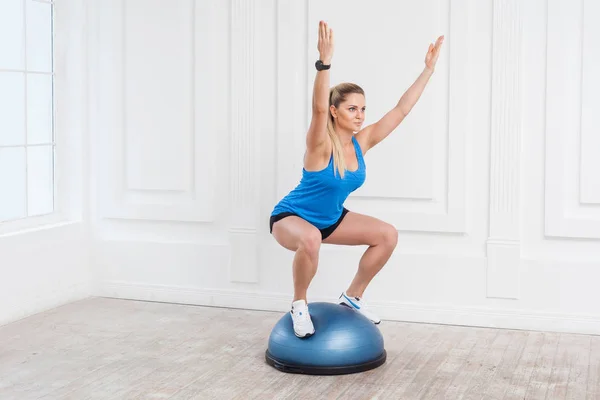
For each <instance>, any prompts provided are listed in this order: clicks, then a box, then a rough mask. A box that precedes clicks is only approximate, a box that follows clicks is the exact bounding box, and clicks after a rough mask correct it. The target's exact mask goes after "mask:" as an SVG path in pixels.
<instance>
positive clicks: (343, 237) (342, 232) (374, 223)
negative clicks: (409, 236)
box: [323, 211, 398, 246]
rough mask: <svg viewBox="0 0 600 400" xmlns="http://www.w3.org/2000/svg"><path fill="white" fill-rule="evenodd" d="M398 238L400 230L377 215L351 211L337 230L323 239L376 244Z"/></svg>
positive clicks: (355, 244) (347, 243)
mask: <svg viewBox="0 0 600 400" xmlns="http://www.w3.org/2000/svg"><path fill="white" fill-rule="evenodd" d="M397 239H398V231H397V230H396V228H395V227H394V226H393V225H391V224H389V223H387V222H385V221H382V220H380V219H377V218H375V217H371V216H368V215H364V214H360V213H356V212H352V211H350V212H348V213H347V214H346V216H345V217H344V219H343V220H342V222H341V223H340V225H339V226H338V227H337V228H336V230H334V231H333V233H332V234H331V235H329V236H328V237H327V238H325V240H323V243H327V244H341V245H349V246H360V245H369V246H375V245H377V244H380V243H382V242H386V241H392V242H393V241H396V240H397Z"/></svg>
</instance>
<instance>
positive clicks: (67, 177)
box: [0, 0, 94, 325]
mask: <svg viewBox="0 0 600 400" xmlns="http://www.w3.org/2000/svg"><path fill="white" fill-rule="evenodd" d="M54 9H55V24H54V28H55V52H54V63H55V88H54V90H55V93H54V94H55V100H56V103H55V104H56V120H55V124H56V125H55V126H56V129H55V143H56V159H55V162H56V186H57V188H56V195H55V212H53V213H52V214H49V215H44V216H40V217H33V218H27V219H22V220H17V221H11V222H6V223H1V224H0V325H2V324H4V323H8V322H12V321H14V320H17V319H19V318H24V317H27V316H29V315H32V314H35V313H37V312H41V311H45V310H48V309H50V308H53V307H56V306H60V305H62V304H65V303H68V302H71V301H75V300H79V299H82V298H85V297H88V296H90V295H91V293H92V285H93V279H94V276H93V271H92V265H91V258H90V254H91V253H90V251H91V247H90V245H89V244H90V240H89V238H90V234H89V232H90V224H89V223H88V221H89V211H88V210H89V205H88V203H89V201H88V197H89V182H88V179H87V178H88V176H89V174H90V172H89V168H88V162H87V159H88V157H89V154H88V149H89V143H88V142H89V137H88V134H87V126H86V124H87V111H86V108H87V107H86V96H87V93H86V86H87V85H86V80H87V75H86V68H87V64H86V46H85V44H86V36H85V29H84V27H85V25H86V22H85V21H86V17H87V16H86V10H85V8H84V7H83V3H82V2H80V1H78V0H59V1H56V2H55V3H54ZM0 196H1V194H0Z"/></svg>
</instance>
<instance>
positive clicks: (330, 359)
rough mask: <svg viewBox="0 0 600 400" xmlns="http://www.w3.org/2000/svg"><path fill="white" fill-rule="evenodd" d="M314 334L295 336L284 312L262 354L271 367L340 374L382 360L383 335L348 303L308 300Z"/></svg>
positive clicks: (348, 372)
mask: <svg viewBox="0 0 600 400" xmlns="http://www.w3.org/2000/svg"><path fill="white" fill-rule="evenodd" d="M308 309H309V312H310V316H311V319H312V321H313V325H314V327H315V334H314V335H312V336H310V337H308V338H298V337H297V336H296V335H295V334H294V327H293V324H292V317H291V315H290V313H289V312H288V313H286V314H285V315H284V316H283V317H282V318H281V319H280V320H279V321H278V322H277V324H276V325H275V326H274V327H273V330H272V331H271V334H270V336H269V345H268V349H267V351H266V353H265V358H266V361H267V363H268V364H269V365H271V366H273V367H274V368H276V369H278V370H280V371H283V372H289V373H298V374H310V375H340V374H351V373H356V372H363V371H367V370H370V369H373V368H377V367H379V366H380V365H382V364H384V363H385V360H386V356H387V354H386V351H385V348H384V344H383V336H382V335H381V332H380V331H379V329H378V328H377V326H376V325H375V324H374V323H373V322H371V321H370V320H369V319H368V318H366V317H365V316H363V315H362V314H359V313H358V312H356V311H355V310H352V309H351V308H349V307H348V306H345V305H341V304H335V303H309V305H308Z"/></svg>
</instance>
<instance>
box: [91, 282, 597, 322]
mask: <svg viewBox="0 0 600 400" xmlns="http://www.w3.org/2000/svg"><path fill="white" fill-rule="evenodd" d="M97 294H98V295H99V296H101V297H111V298H120V299H130V300H143V301H157V302H165V303H176V304H189V305H198V306H210V307H227V308H239V309H246V310H260V311H273V312H286V311H287V310H289V304H290V297H289V294H277V293H274V294H273V293H255V292H245V291H236V290H214V289H199V288H190V287H177V286H167V285H155V284H136V283H128V282H114V281H113V282H104V283H103V284H101V285H100V287H99V293H97ZM334 300H335V299H332V298H318V297H312V299H311V301H313V302H315V301H334ZM369 305H370V306H371V307H372V308H373V309H374V311H376V312H377V313H378V314H379V315H380V316H381V318H382V319H384V320H389V321H404V322H417V323H433V324H443V325H461V326H474V327H486V328H502V329H519V330H532V331H547V332H565V333H579V334H600V315H585V314H579V315H577V314H562V313H552V312H543V311H537V310H519V309H500V308H483V307H479V308H477V307H461V306H447V305H431V304H427V305H425V304H414V303H412V304H409V303H400V302H370V303H369Z"/></svg>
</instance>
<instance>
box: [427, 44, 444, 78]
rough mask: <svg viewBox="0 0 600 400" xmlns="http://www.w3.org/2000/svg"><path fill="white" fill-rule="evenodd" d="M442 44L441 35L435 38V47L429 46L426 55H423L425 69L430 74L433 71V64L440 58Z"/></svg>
mask: <svg viewBox="0 0 600 400" xmlns="http://www.w3.org/2000/svg"><path fill="white" fill-rule="evenodd" d="M442 43H444V36H443V35H442V36H440V37H438V38H437V40H436V42H435V45H433V44H429V49H427V54H426V55H425V67H426V68H427V69H429V70H430V71H431V72H433V71H434V70H435V64H436V63H437V60H438V57H439V56H440V49H441V48H442Z"/></svg>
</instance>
